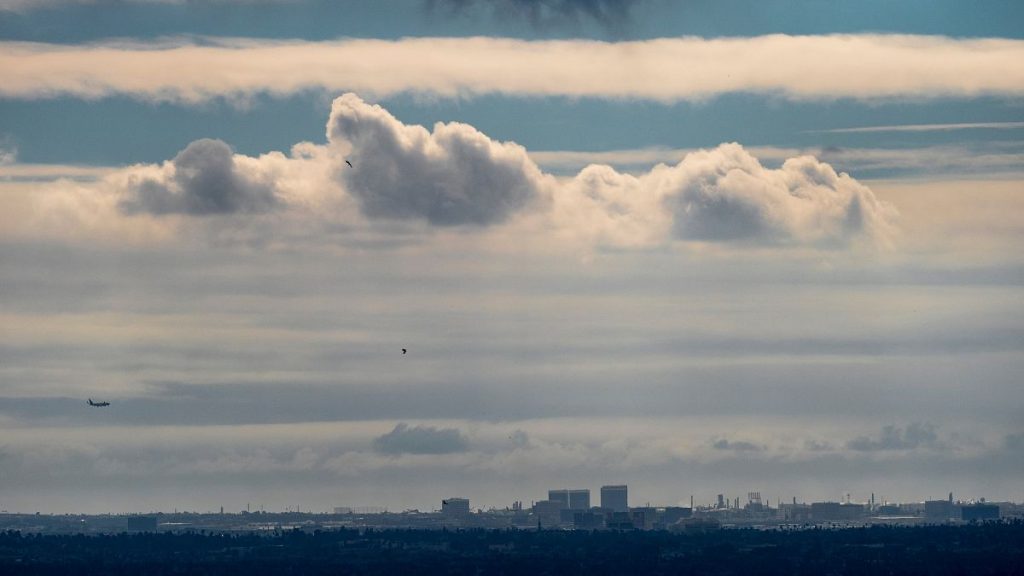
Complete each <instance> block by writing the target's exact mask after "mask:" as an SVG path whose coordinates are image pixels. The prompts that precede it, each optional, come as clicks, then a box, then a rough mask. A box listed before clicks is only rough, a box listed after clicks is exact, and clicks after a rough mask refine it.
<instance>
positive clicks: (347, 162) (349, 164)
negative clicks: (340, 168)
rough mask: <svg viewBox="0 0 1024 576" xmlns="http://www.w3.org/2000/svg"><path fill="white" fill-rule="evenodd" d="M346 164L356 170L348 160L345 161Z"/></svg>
mask: <svg viewBox="0 0 1024 576" xmlns="http://www.w3.org/2000/svg"><path fill="white" fill-rule="evenodd" d="M345 164H348V167H349V168H355V166H352V163H351V162H349V161H348V160H345Z"/></svg>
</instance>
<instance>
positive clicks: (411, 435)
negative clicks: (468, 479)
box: [373, 422, 469, 454]
mask: <svg viewBox="0 0 1024 576" xmlns="http://www.w3.org/2000/svg"><path fill="white" fill-rule="evenodd" d="M373 449H374V450H375V451H377V452H380V453H382V454H452V453H455V452H465V451H466V450H468V449H469V442H468V441H467V440H466V438H465V437H464V436H463V435H462V432H460V431H459V430H458V429H457V428H435V427H433V426H414V427H412V428H410V427H409V425H408V424H406V423H405V422H402V423H400V424H396V425H395V427H394V429H393V430H391V431H390V432H388V433H387V434H382V435H380V436H378V437H376V438H374V439H373Z"/></svg>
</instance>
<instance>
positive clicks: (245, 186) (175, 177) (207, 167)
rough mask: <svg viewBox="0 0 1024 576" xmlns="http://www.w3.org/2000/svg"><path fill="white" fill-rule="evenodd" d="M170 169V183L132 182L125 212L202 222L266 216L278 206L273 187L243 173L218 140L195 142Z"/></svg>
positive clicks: (144, 179)
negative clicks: (186, 216) (237, 215)
mask: <svg viewBox="0 0 1024 576" xmlns="http://www.w3.org/2000/svg"><path fill="white" fill-rule="evenodd" d="M171 166H172V167H173V171H172V173H171V175H170V176H168V177H166V178H159V179H158V178H152V177H141V178H136V179H134V181H133V182H131V184H130V185H129V194H130V196H129V197H128V198H126V199H125V200H123V201H122V202H121V210H122V211H123V212H125V213H127V214H134V213H139V212H147V213H150V214H156V215H162V214H191V215H197V216H203V215H210V214H233V213H239V212H243V213H256V212H265V211H267V210H270V209H272V208H273V207H275V205H276V204H277V199H276V198H275V196H274V190H273V185H272V184H271V183H270V182H266V181H263V180H261V179H259V178H257V177H253V176H251V175H249V174H246V173H245V172H244V171H243V170H241V169H240V168H239V166H238V164H237V162H236V161H235V158H234V154H233V153H232V151H231V148H230V147H229V146H228V145H227V144H225V143H224V142H222V141H220V140H212V139H208V138H204V139H202V140H196V141H195V142H192V143H191V144H189V145H188V146H187V147H186V148H185V149H184V150H182V151H181V152H179V153H178V155H177V156H175V157H174V159H173V160H172V161H171Z"/></svg>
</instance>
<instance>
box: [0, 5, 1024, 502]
mask: <svg viewBox="0 0 1024 576" xmlns="http://www.w3.org/2000/svg"><path fill="white" fill-rule="evenodd" d="M897 4H898V5H897ZM1022 21H1024V4H1021V3H1017V2H1008V1H1002V0H985V1H982V2H978V3H971V4H969V5H968V4H965V3H963V2H959V1H955V0H937V1H936V0H928V1H925V0H908V1H905V2H899V3H893V2H887V1H882V0H840V1H837V2H829V3H820V2H819V3H815V2H806V1H805V0H772V1H768V2H763V1H755V0H724V1H722V2H714V3H710V2H698V1H684V2H667V1H662V0H623V1H621V2H612V1H604V0H601V1H591V0H475V1H472V2H464V1H456V0H394V1H393V2H387V3H371V2H351V3H343V4H342V5H339V3H337V2H329V1H327V0H261V1H258V2H255V1H248V0H188V1H185V0H116V1H115V0H87V1H86V0H46V1H45V2H28V1H22V0H0V77H3V78H4V82H3V83H2V84H0V203H2V204H0V206H2V209H0V509H8V510H30V511H42V512H52V513H60V512H91V513H101V512H131V511H139V510H171V509H174V508H180V509H186V508H193V509H218V508H219V507H220V506H224V507H225V508H226V509H230V510H240V509H243V508H244V507H245V505H246V503H253V504H255V503H260V504H262V505H263V506H265V507H267V508H268V509H270V508H273V509H283V508H284V507H286V506H295V505H300V506H302V507H307V506H308V507H310V508H313V509H322V510H329V509H331V508H332V507H333V506H345V505H354V506H381V505H386V506H389V507H390V506H394V507H395V508H396V509H405V508H420V509H426V508H428V507H430V506H438V505H439V504H438V502H439V501H440V499H441V498H448V497H455V496H462V497H467V498H469V499H470V500H471V502H477V503H479V504H480V505H481V506H491V505H495V506H498V505H507V504H508V503H509V502H510V501H512V500H517V499H518V500H523V499H524V498H526V497H529V496H530V495H536V496H537V497H540V496H543V495H546V494H547V493H548V490H552V489H557V488H559V487H564V488H573V487H589V488H590V489H591V494H590V502H591V503H594V502H595V501H596V500H597V499H598V492H595V490H598V489H599V487H600V485H604V484H608V485H611V484H614V483H621V484H624V485H627V486H629V498H630V501H631V502H633V501H637V502H647V501H650V502H652V503H659V504H660V505H674V504H680V503H682V504H684V505H685V504H687V503H688V502H689V498H690V495H691V494H693V495H694V496H695V498H696V500H697V501H699V502H709V501H714V499H715V498H716V496H717V495H718V494H731V495H732V496H733V497H736V496H737V495H745V494H747V493H748V492H751V491H759V492H760V493H761V494H763V495H764V496H765V497H766V499H767V498H770V499H772V500H773V501H774V500H775V499H776V498H781V499H782V500H783V501H788V499H789V498H792V497H793V496H797V497H800V498H803V499H806V500H807V501H827V500H839V499H841V498H842V497H843V496H844V495H845V494H848V493H850V494H853V495H855V497H858V496H857V495H859V497H860V498H866V497H867V496H868V494H870V493H872V492H874V493H875V494H876V495H877V496H878V497H879V498H886V499H888V500H889V501H910V500H911V499H918V498H923V499H942V498H944V497H945V496H946V494H947V493H949V492H951V491H952V492H953V493H954V494H957V495H963V497H964V498H966V499H970V498H981V497H985V498H987V499H990V500H998V501H1014V502H1020V501H1024V483H1022V482H1021V479H1022V478H1024V387H1022V386H1021V375H1022V374H1024V345H1022V344H1024V297H1022V296H1024V294H1022V287H1024V255H1022V252H1021V250H1020V247H1021V246H1022V245H1024V217H1022V215H1024V195H1022V194H1021V190H1022V184H1024V30H1022V29H1021V27H1020V26H1019V23H1020V22H1022ZM103 403H109V405H101V404H103ZM510 495H511V496H512V497H509V496H510Z"/></svg>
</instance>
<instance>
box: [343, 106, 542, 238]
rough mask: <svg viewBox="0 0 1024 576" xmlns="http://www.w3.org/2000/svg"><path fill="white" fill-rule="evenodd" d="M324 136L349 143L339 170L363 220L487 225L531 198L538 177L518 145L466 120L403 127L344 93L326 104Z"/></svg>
mask: <svg viewBox="0 0 1024 576" xmlns="http://www.w3.org/2000/svg"><path fill="white" fill-rule="evenodd" d="M327 136H328V139H329V140H330V141H331V142H332V143H334V144H335V145H338V146H343V147H345V146H347V147H350V148H351V154H350V156H349V158H350V160H351V163H352V166H351V167H349V166H348V165H347V164H346V165H344V167H340V171H339V175H340V176H341V177H342V179H343V180H344V181H345V183H346V184H347V187H348V190H349V191H350V192H351V193H352V194H353V195H354V196H355V197H356V198H358V199H359V201H360V203H361V205H362V209H363V212H364V213H365V214H366V215H367V216H369V217H371V218H393V219H409V218H422V219H425V220H427V221H428V222H430V223H431V224H434V225H438V226H456V225H461V224H475V225H487V224H494V223H498V222H502V221H504V220H506V219H507V218H508V217H509V216H510V215H512V214H513V213H515V212H516V211H518V210H521V209H523V208H524V207H525V206H526V205H527V204H529V203H530V202H531V201H532V200H534V199H535V198H537V197H538V196H539V194H540V192H541V187H542V182H543V180H544V177H543V175H542V174H541V172H540V170H539V169H538V168H537V166H536V165H535V164H534V163H533V161H532V160H530V159H529V157H528V156H527V154H526V150H525V149H524V148H523V147H522V146H519V145H517V144H514V143H507V142H496V141H494V140H491V139H490V138H488V137H487V136H485V135H484V134H482V133H480V132H479V131H478V130H476V129H475V128H473V127H472V126H469V125H468V124H460V123H456V122H452V123H449V124H444V123H438V124H436V125H435V126H434V131H433V132H428V131H427V130H426V129H425V128H423V127H422V126H406V125H404V124H402V123H401V122H399V121H398V120H397V119H396V118H395V117H394V116H392V115H391V114H390V113H389V112H387V111H386V110H384V109H383V108H381V107H380V106H375V105H369V104H367V103H366V102H364V101H363V100H361V99H360V98H359V97H358V96H356V95H355V94H351V93H349V94H345V95H344V96H341V97H340V98H338V99H336V100H335V101H334V104H333V106H332V107H331V116H330V120H329V121H328V124H327Z"/></svg>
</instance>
